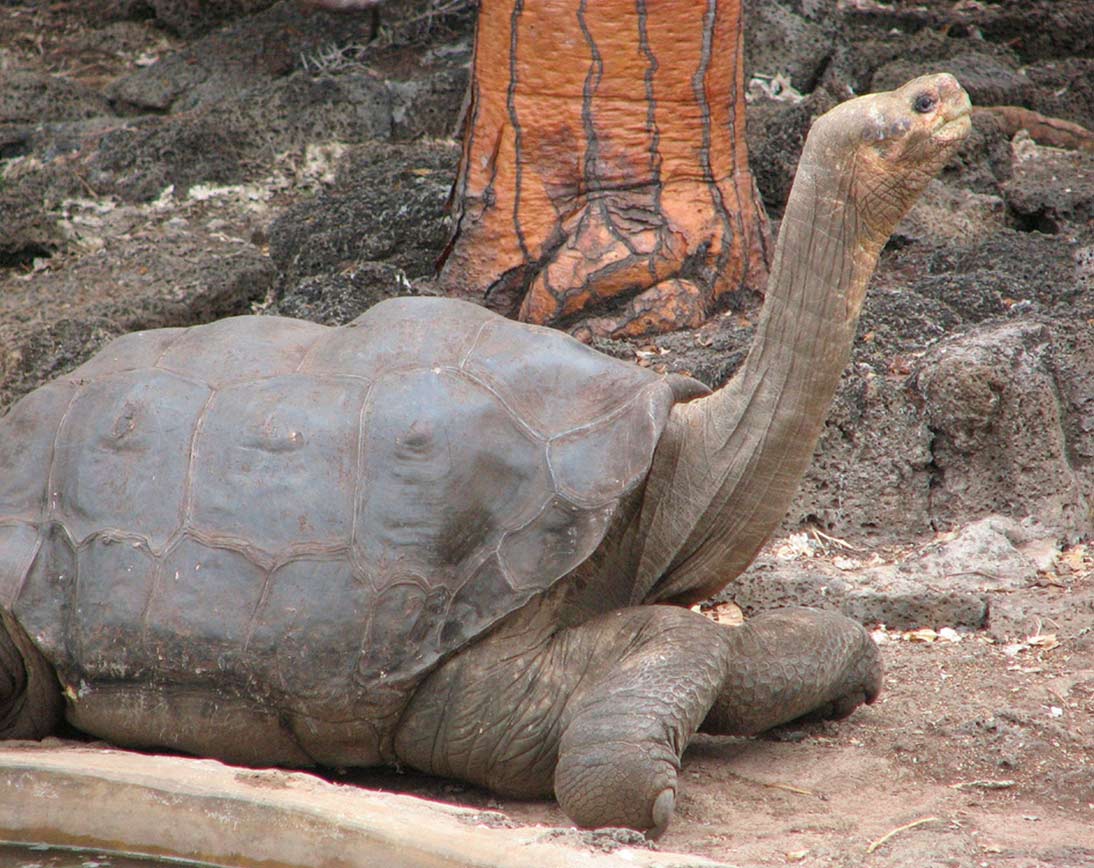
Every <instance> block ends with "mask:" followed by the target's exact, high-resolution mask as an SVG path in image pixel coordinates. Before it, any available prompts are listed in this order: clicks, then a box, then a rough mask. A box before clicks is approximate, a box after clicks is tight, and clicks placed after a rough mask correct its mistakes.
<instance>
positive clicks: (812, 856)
mask: <svg viewBox="0 0 1094 868" xmlns="http://www.w3.org/2000/svg"><path fill="white" fill-rule="evenodd" d="M746 5H747V4H746ZM267 7H270V8H267ZM750 15H751V16H752V18H751V19H750V21H751V22H752V24H750V31H749V32H750V44H749V65H750V74H751V73H756V75H757V77H756V83H755V84H754V87H753V91H754V92H755V93H756V101H755V102H754V103H753V105H752V108H751V112H752V114H751V115H750V125H751V128H750V148H751V151H752V154H753V165H754V167H755V171H756V174H757V175H758V178H759V182H760V185H761V188H762V191H763V193H764V196H765V198H766V200H767V202H768V205H769V208H771V210H772V212H773V214H774V215H775V217H776V218H777V216H778V209H779V203H780V202H781V201H782V198H783V197H784V196H785V192H786V189H787V187H788V184H789V180H790V173H791V169H792V167H793V165H794V162H795V161H796V156H797V149H798V148H799V147H800V141H801V134H802V132H803V130H804V129H805V128H806V127H807V125H808V122H809V119H810V117H812V116H813V115H815V114H817V113H819V112H820V111H823V110H824V109H825V108H827V107H828V105H830V104H832V103H833V102H834V101H836V100H838V99H842V98H844V97H846V96H848V95H849V93H850V90H852V89H853V90H855V91H858V92H861V91H864V90H867V89H870V88H871V87H878V88H881V87H884V86H888V85H891V84H896V83H898V82H900V81H902V80H904V79H905V78H907V77H910V75H912V74H915V73H917V72H919V71H926V70H928V69H938V68H950V69H952V70H953V71H954V72H956V73H957V74H958V76H959V77H960V78H961V79H962V81H963V82H964V83H965V84H966V86H967V87H968V88H969V90H970V92H972V94H973V98H974V102H976V103H977V104H979V105H999V104H1008V105H1023V106H1026V107H1028V108H1032V109H1035V110H1037V111H1039V112H1041V113H1043V114H1046V115H1051V116H1054V117H1060V118H1064V119H1067V120H1069V121H1072V122H1075V123H1079V124H1083V125H1085V126H1087V127H1088V128H1094V96H1092V94H1094V60H1092V59H1091V58H1092V56H1094V9H1092V7H1091V4H1090V3H1089V2H1088V0H1077V2H1066V0H1060V2H1050V0H1044V2H1031V3H1013V4H1011V3H991V2H976V0H962V2H959V3H952V2H948V0H947V2H924V3H922V4H912V3H899V2H898V3H893V4H880V3H874V2H872V0H848V2H835V0H832V2H821V0H817V2H801V3H799V2H794V0H786V2H784V3H753V4H751V5H750ZM470 21H471V13H470V12H469V11H468V10H467V8H466V4H462V3H457V2H449V3H439V2H432V3H425V2H419V3H396V4H394V11H391V12H389V13H384V15H382V16H381V18H380V20H379V30H378V31H377V29H376V28H377V22H376V21H374V20H373V19H372V17H371V16H369V15H364V16H358V17H356V18H349V19H347V18H334V17H331V16H325V15H304V14H302V13H300V12H299V10H298V9H297V7H296V6H295V5H294V4H292V3H289V2H282V3H278V4H274V5H273V6H272V7H271V6H270V4H269V3H262V2H251V3H247V2H236V3H232V2H220V3H205V4H201V3H192V2H191V3H188V2H168V0H161V2H151V0H149V2H141V0H131V2H122V0H118V2H110V0H97V2H91V3H82V4H77V3H68V2H54V3H45V2H40V3H36V2H11V0H7V2H4V0H0V173H2V174H0V412H3V409H4V407H6V406H7V405H8V404H10V403H11V401H13V400H15V399H17V398H18V397H19V395H21V394H23V393H25V392H26V391H28V390H29V389H30V388H32V387H33V386H34V385H35V384H37V383H40V382H42V381H43V380H44V379H46V378H48V377H49V376H51V375H54V374H56V373H58V372H60V371H63V370H66V369H68V368H70V367H72V366H73V365H74V364H76V363H78V362H79V361H80V360H82V359H83V358H85V357H86V356H87V355H88V354H89V353H90V352H92V351H94V349H96V348H97V347H98V346H101V345H102V343H103V342H105V341H106V340H108V339H109V338H110V337H112V336H114V335H116V334H119V333H121V332H123V331H126V330H129V329H134V328H143V327H152V326H158V325H178V324H186V323H192V322H200V321H204V320H206V319H210V318H214V317H216V316H220V315H225V314H231V313H240V312H246V311H250V310H258V311H264V310H271V311H276V312H281V313H288V314H292V315H301V316H309V317H312V318H316V319H320V320H323V321H328V322H334V321H340V320H345V319H348V318H351V317H352V316H355V315H356V314H357V313H359V312H360V310H362V309H363V308H364V307H366V306H367V305H368V304H370V303H372V302H374V301H375V300H376V299H378V298H382V297H384V296H386V295H390V294H395V293H407V292H428V291H429V283H428V275H429V269H430V265H431V262H432V258H433V256H434V254H435V253H436V251H437V249H439V247H440V245H442V244H443V242H444V237H445V233H446V227H445V223H444V216H443V204H444V200H445V198H446V196H447V189H448V184H449V183H450V180H451V177H452V172H453V167H454V161H455V157H456V154H457V152H458V146H457V145H456V144H455V143H454V142H453V141H452V139H451V136H450V134H451V132H452V130H453V129H454V128H455V121H456V116H457V114H458V111H459V105H460V99H461V94H462V88H463V85H464V83H465V80H466V61H467V57H468V51H469V33H470ZM372 37H376V38H375V39H374V40H373V42H371V43H370V42H369V39H370V38H372ZM779 73H782V74H785V75H786V76H787V77H788V80H789V83H790V87H792V88H794V90H795V91H800V93H801V95H802V99H800V100H798V99H797V97H796V94H795V93H794V92H788V91H786V89H785V88H784V89H783V93H782V94H781V96H782V97H784V98H783V99H779V100H772V99H768V98H766V97H765V91H766V92H767V93H768V94H770V93H771V92H772V90H778V87H773V85H772V80H773V77H774V76H775V75H776V74H779ZM785 97H789V98H785ZM1012 133H1013V131H1012V130H1007V129H1003V128H1001V127H1000V125H999V124H998V123H997V122H996V121H994V120H993V119H992V118H991V117H985V116H983V115H981V116H978V119H977V123H976V132H975V134H974V137H973V140H972V141H971V142H970V144H969V145H968V146H967V147H966V149H965V150H964V151H963V152H962V154H961V155H960V156H959V158H958V161H957V163H956V164H955V165H954V166H953V167H951V168H950V169H949V170H948V171H947V172H946V173H944V176H943V179H942V181H941V182H940V183H939V184H937V185H935V186H934V187H933V188H932V189H931V190H930V191H929V192H928V195H927V197H926V198H925V202H924V205H923V207H922V208H920V209H918V210H917V212H916V213H914V214H913V215H912V218H911V219H910V220H909V222H908V223H906V224H905V226H904V227H902V230H901V231H900V232H898V234H897V237H896V238H895V239H894V241H893V243H891V244H890V246H889V248H888V249H887V251H886V254H885V257H884V259H883V262H882V266H881V268H880V270H879V273H878V276H877V278H876V279H875V281H874V287H873V290H872V296H871V301H870V303H869V305H868V307H867V310H866V313H865V315H864V323H863V328H862V329H861V332H860V341H859V344H858V346H857V348H856V353H855V359H854V362H853V364H852V368H851V370H850V371H849V373H848V376H847V377H846V378H845V382H844V385H843V387H842V388H841V392H840V395H839V397H838V398H837V401H836V405H835V406H834V408H833V412H832V416H831V418H830V421H829V425H828V428H827V429H826V433H825V435H824V438H823V440H822V443H821V446H820V448H819V449H818V454H817V460H816V462H815V466H814V469H813V470H812V471H811V473H810V475H809V477H808V478H807V479H806V481H805V483H804V484H803V491H802V495H801V496H800V497H799V500H798V502H797V503H796V504H795V506H794V508H793V510H792V511H791V515H790V516H789V518H788V521H787V524H786V526H785V527H784V531H783V533H782V534H781V535H780V538H779V539H778V540H776V541H775V542H773V543H772V545H771V546H770V547H769V549H768V550H767V552H766V553H765V555H764V556H763V558H761V560H760V563H759V564H758V566H757V567H756V568H755V569H754V570H753V571H752V572H751V573H750V574H749V576H748V577H746V580H745V581H744V582H742V583H741V585H740V587H739V588H737V589H730V590H729V592H728V593H727V594H725V595H723V602H722V604H721V605H720V607H719V608H717V609H716V610H715V611H720V612H722V613H726V612H730V611H731V608H730V606H729V605H728V603H727V602H725V601H729V600H736V602H737V603H739V604H740V605H741V607H742V608H744V609H745V611H746V612H750V611H752V610H754V609H756V608H760V607H762V606H764V605H770V604H773V603H778V602H784V601H786V600H788V599H794V600H802V599H803V598H804V601H805V602H809V603H813V604H820V605H833V606H836V607H839V608H842V609H844V610H845V611H849V612H851V613H853V614H856V615H858V616H860V617H862V618H863V620H864V621H867V622H868V623H870V624H871V625H872V626H873V627H874V628H875V637H876V638H877V639H878V641H879V642H880V643H881V649H882V653H883V656H884V658H885V663H886V666H887V676H886V689H885V692H884V693H883V694H882V696H881V698H880V699H879V701H878V702H877V703H875V704H874V705H873V706H871V707H869V708H865V709H861V710H859V711H858V712H856V713H855V714H854V715H852V716H851V717H850V718H849V719H847V720H845V721H841V722H839V723H824V724H810V725H805V726H800V727H794V728H788V729H785V730H782V731H779V732H776V733H773V734H770V735H768V736H766V737H763V738H758V739H748V740H741V739H725V738H711V737H705V736H703V737H698V738H697V739H696V740H695V742H694V743H693V744H692V745H691V746H690V747H689V749H688V751H687V754H686V755H685V758H684V766H683V771H682V776H681V780H682V786H681V788H680V796H679V800H678V807H677V814H676V818H675V820H674V822H673V824H672V826H671V827H670V829H669V831H668V832H667V834H666V835H665V836H664V838H663V839H661V840H660V841H659V842H658V843H657V846H658V847H661V848H663V849H665V850H671V851H680V852H685V853H693V854H699V855H702V856H706V857H708V858H711V859H715V860H719V861H723V862H726V863H729V864H733V865H740V866H770V865H785V864H795V865H802V866H818V868H819V866H826V868H827V866H862V865H865V866H879V868H880V866H939V868H941V866H947V868H951V866H952V868H966V866H968V868H974V866H984V868H1047V866H1061V868H1063V866H1094V540H1092V537H1091V529H1092V521H1094V519H1092V514H1091V503H1094V336H1092V333H1094V230H1092V228H1091V221H1092V220H1094V192H1092V191H1094V180H1092V178H1094V173H1092V171H1091V169H1092V160H1094V157H1091V155H1090V154H1086V153H1083V152H1081V151H1074V150H1056V149H1050V148H1045V147H1043V146H1041V145H1038V144H1036V143H1035V142H1034V141H1032V140H1031V139H1030V138H1029V136H1028V135H1027V134H1025V133H1022V132H1019V133H1017V135H1016V136H1014V137H1013V139H1012ZM754 310H755V300H754V299H752V300H749V299H745V300H742V301H741V302H740V304H739V305H737V306H736V307H735V308H734V309H732V310H727V311H725V312H724V313H722V314H721V315H720V316H719V317H718V318H717V319H716V320H715V321H714V322H713V323H711V324H710V325H708V326H705V327H704V328H703V329H700V330H697V331H695V332H686V333H678V334H676V335H670V336H666V337H664V338H659V339H656V340H651V341H649V342H645V343H642V342H640V343H638V344H635V345H631V344H620V343H610V342H609V343H605V344H604V345H603V346H602V347H601V348H602V349H605V350H607V351H609V352H613V353H617V354H619V355H622V356H625V357H628V358H634V359H635V360H636V361H637V362H638V363H642V364H652V365H656V366H664V367H665V368H666V369H668V370H687V371H690V372H692V373H694V374H695V375H697V376H699V377H701V378H703V379H705V380H706V381H707V382H709V383H711V384H712V385H716V384H717V383H719V382H721V381H723V380H724V379H725V378H726V377H728V376H729V375H730V374H731V373H732V370H733V369H734V367H735V366H736V364H737V363H738V362H739V360H740V358H741V355H742V353H743V352H744V349H745V348H746V346H747V341H748V337H749V334H750V328H751V318H752V315H753V313H754ZM997 514H1001V515H1005V516H1009V517H1010V518H1011V519H1014V520H1015V521H1016V522H1022V521H1023V520H1026V522H1025V525H1022V526H1021V527H1020V528H1019V529H1017V530H1016V529H1015V528H1014V527H1012V526H1008V528H1009V529H1005V530H999V531H998V532H996V531H991V532H986V531H985V532H984V533H981V534H980V535H979V536H978V535H977V534H976V533H972V534H971V535H970V534H966V535H964V536H963V534H965V532H966V531H967V530H968V527H969V526H970V525H971V524H973V523H975V522H977V521H978V520H980V519H983V518H984V517H985V516H992V515H997ZM981 529H982V528H981ZM951 544H952V545H951ZM947 546H950V548H947ZM939 553H941V554H939ZM947 558H948V560H947ZM1023 558H1024V560H1023ZM902 565H903V566H902ZM882 623H883V624H884V626H880V624H882ZM332 778H333V779H335V780H338V781H346V780H349V781H353V782H357V783H360V784H361V785H364V786H370V787H377V788H383V789H392V790H398V791H402V792H407V793H413V794H417V795H424V796H426V797H429V798H436V799H440V800H445V801H449V802H454V803H458V804H464V805H470V806H473V807H476V808H485V809H491V810H496V811H500V812H502V813H503V814H504V817H505V818H508V819H499V820H498V822H514V823H532V824H536V823H543V824H549V825H557V826H564V825H565V817H564V816H563V815H562V814H561V812H560V811H559V810H558V809H557V807H556V806H555V805H553V804H551V803H544V802H533V803H521V802H511V801H507V800H505V801H499V800H497V799H496V798H494V797H493V796H491V795H490V794H489V793H485V792H482V791H479V790H476V789H474V788H470V787H466V786H463V785H460V784H458V783H452V782H448V781H438V780H435V779H430V778H425V777H422V776H418V775H415V774H411V773H406V774H402V773H397V772H394V771H379V772H378V771H366V772H356V771H355V772H348V773H345V774H341V773H339V774H332ZM624 837H625V836H624ZM612 841H613V839H612V838H611V837H610V836H608V837H599V838H590V839H588V846H595V847H610V846H612ZM43 864H44V863H43Z"/></svg>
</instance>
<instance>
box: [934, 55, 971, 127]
mask: <svg viewBox="0 0 1094 868" xmlns="http://www.w3.org/2000/svg"><path fill="white" fill-rule="evenodd" d="M938 96H939V100H940V102H941V103H942V110H941V111H940V112H939V113H938V115H939V119H940V123H939V125H938V127H937V128H936V130H935V138H936V139H937V140H939V141H942V142H945V143H953V144H957V143H958V142H960V141H961V140H962V139H964V138H965V137H966V136H967V135H968V134H969V132H970V131H971V130H972V120H971V114H972V101H971V100H970V99H969V95H968V94H967V93H966V92H965V89H964V88H963V87H962V86H961V85H960V84H959V83H958V81H957V79H956V78H954V77H953V76H952V75H950V74H949V73H948V72H946V73H942V74H941V75H939V76H938Z"/></svg>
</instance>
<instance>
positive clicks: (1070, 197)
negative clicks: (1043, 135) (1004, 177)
mask: <svg viewBox="0 0 1094 868" xmlns="http://www.w3.org/2000/svg"><path fill="white" fill-rule="evenodd" d="M1013 148H1014V175H1013V177H1012V178H1010V180H1008V181H1007V182H1006V183H1004V184H1003V197H1004V198H1005V199H1006V202H1007V206H1008V207H1009V208H1010V209H1011V211H1012V212H1013V213H1014V214H1015V216H1016V217H1017V218H1018V221H1019V225H1021V226H1023V227H1025V228H1028V229H1034V230H1037V231H1039V232H1043V233H1045V234H1049V235H1052V234H1055V233H1057V232H1059V231H1060V230H1061V228H1062V227H1064V226H1065V225H1067V224H1073V225H1077V226H1080V227H1082V226H1085V227H1086V233H1085V234H1086V236H1087V240H1090V239H1091V237H1094V231H1092V227H1094V154H1091V153H1087V152H1084V151H1064V150H1061V149H1059V148H1044V147H1041V146H1040V145H1037V144H1035V143H1034V142H1033V140H1032V139H1030V137H1029V134H1028V133H1026V132H1025V131H1024V130H1022V131H1019V133H1018V134H1017V135H1016V136H1015V137H1014V143H1013ZM1063 178H1066V179H1067V181H1066V182H1062V181H1061V179H1063Z"/></svg>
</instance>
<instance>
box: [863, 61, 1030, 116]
mask: <svg viewBox="0 0 1094 868" xmlns="http://www.w3.org/2000/svg"><path fill="white" fill-rule="evenodd" d="M940 69H944V70H945V71H946V72H952V73H953V74H954V75H955V76H957V79H958V81H960V82H961V85H962V87H964V88H965V90H967V91H968V93H969V97H970V98H971V99H972V102H973V105H1026V104H1028V102H1029V99H1030V97H1031V95H1032V94H1033V84H1032V82H1030V80H1029V79H1028V78H1026V76H1025V74H1024V73H1023V72H1022V71H1021V70H1020V69H1019V68H1018V64H1017V63H1015V62H1012V61H1009V60H1008V59H1007V58H1005V57H1001V56H999V55H994V56H993V55H988V54H983V53H980V52H973V51H970V52H964V53H961V54H956V55H954V56H953V57H949V58H947V59H945V60H944V61H940V60H937V59H934V58H930V59H924V58H919V57H911V58H906V59H900V60H895V61H893V62H891V63H887V64H886V65H885V66H883V67H881V68H880V69H879V70H877V72H875V73H874V80H873V88H874V90H891V89H892V88H894V87H899V86H900V85H901V84H902V83H904V82H906V81H907V80H908V79H910V78H915V76H917V75H923V74H925V73H927V72H938V71H939V70H940Z"/></svg>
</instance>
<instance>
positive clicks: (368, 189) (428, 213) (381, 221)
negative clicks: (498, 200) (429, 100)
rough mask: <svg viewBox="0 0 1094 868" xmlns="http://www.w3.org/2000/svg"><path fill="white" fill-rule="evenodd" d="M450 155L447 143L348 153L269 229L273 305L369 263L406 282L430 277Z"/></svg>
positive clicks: (443, 234)
mask: <svg viewBox="0 0 1094 868" xmlns="http://www.w3.org/2000/svg"><path fill="white" fill-rule="evenodd" d="M458 156H459V149H458V146H457V145H456V144H455V143H443V142H433V143H430V142H418V143H414V144H405V145H389V144H379V143H375V144H368V145H363V146H361V147H359V148H354V149H353V150H351V151H350V152H349V153H348V154H347V155H346V157H344V158H343V161H342V163H341V165H340V167H339V170H338V173H337V176H336V178H335V181H334V183H333V184H331V185H330V186H329V187H328V188H327V189H326V190H325V191H324V192H322V193H320V194H319V195H317V196H315V197H314V198H312V199H309V200H304V201H301V202H298V203H297V204H296V205H294V206H292V207H291V208H289V209H288V210H286V211H285V212H284V213H282V214H281V216H280V217H278V218H277V219H276V220H275V221H274V223H273V225H272V227H271V229H270V256H271V257H272V259H273V261H274V263H275V265H276V266H277V268H278V270H279V271H280V272H281V278H280V281H279V292H278V296H279V299H280V300H281V304H283V305H284V304H289V303H290V302H289V301H288V299H289V297H290V296H292V295H293V294H294V292H295V291H296V287H297V286H298V285H299V284H300V283H301V281H303V280H304V279H305V278H309V277H313V276H318V275H324V274H325V275H333V274H337V273H339V272H344V271H347V270H348V269H356V268H358V267H359V266H361V265H362V264H364V263H369V262H373V263H377V262H380V263H387V264H388V265H390V266H392V267H393V268H394V269H398V270H399V271H401V272H402V273H403V274H404V275H405V277H406V278H407V279H409V280H411V281H413V280H416V279H418V278H423V277H428V276H430V275H432V273H433V269H434V262H435V261H436V258H437V256H438V254H439V253H440V252H441V249H442V248H443V247H444V244H445V242H446V241H447V238H448V232H447V226H446V223H445V220H444V206H445V202H446V201H447V200H448V193H449V190H450V189H451V184H452V178H453V177H454V174H455V168H456V160H457V158H458ZM395 273H396V272H392V274H393V276H394V275H395ZM302 291H303V292H304V294H305V295H307V294H309V293H310V292H311V290H310V289H308V288H307V287H304V288H303V290H302Z"/></svg>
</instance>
